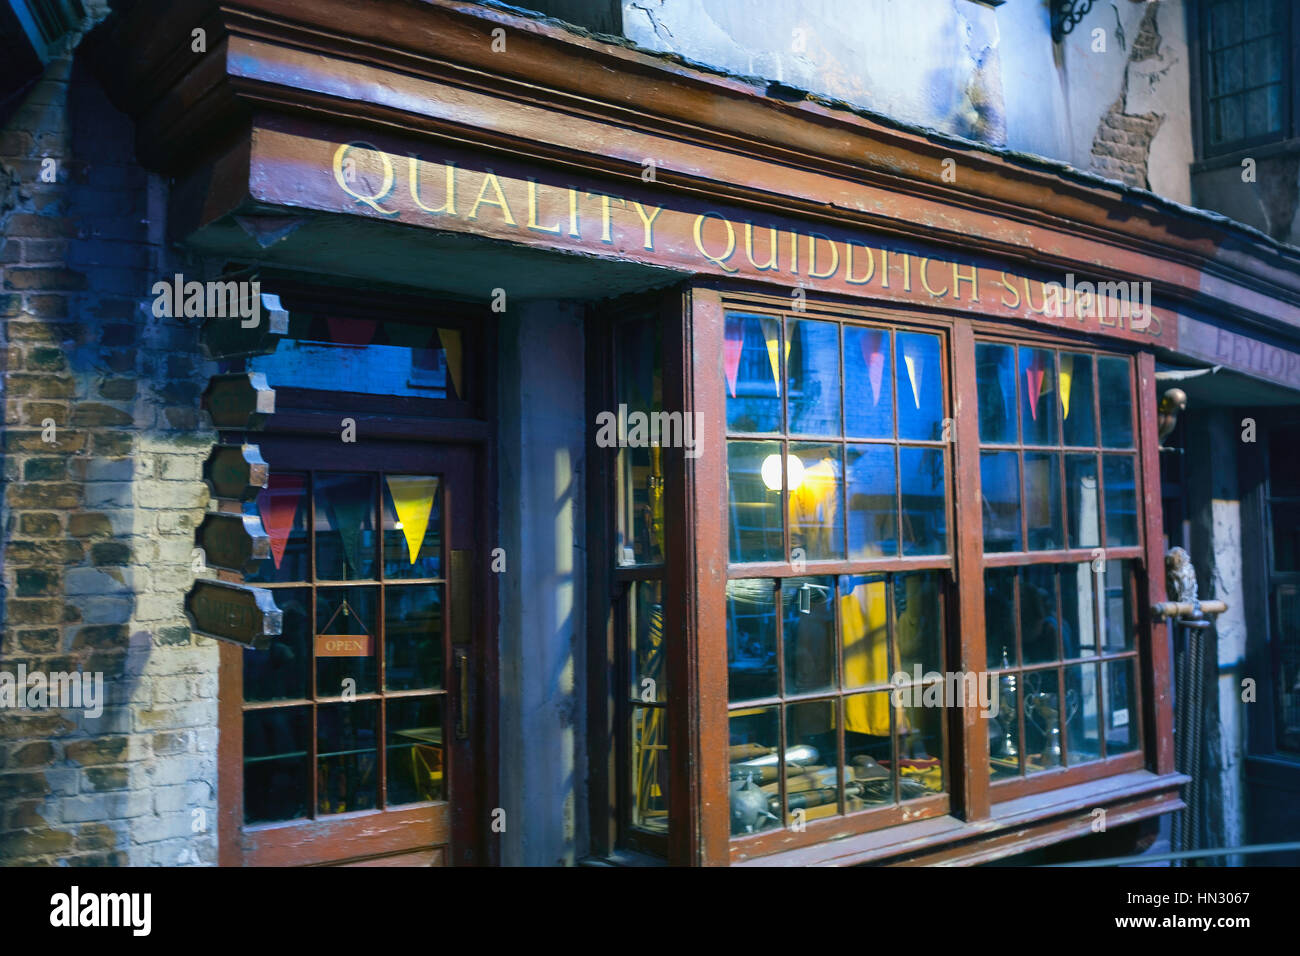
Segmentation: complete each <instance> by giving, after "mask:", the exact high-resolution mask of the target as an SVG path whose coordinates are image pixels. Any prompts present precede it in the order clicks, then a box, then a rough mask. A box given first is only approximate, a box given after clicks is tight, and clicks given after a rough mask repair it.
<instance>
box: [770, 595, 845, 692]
mask: <svg viewBox="0 0 1300 956" xmlns="http://www.w3.org/2000/svg"><path fill="white" fill-rule="evenodd" d="M834 604H835V579H834V578H832V577H816V578H786V579H785V581H784V582H782V587H781V607H782V622H783V626H784V631H785V634H784V645H785V647H784V652H785V693H786V694H787V695H790V694H811V693H820V692H822V691H828V690H830V689H831V688H832V687H834V686H835V685H836V684H837V683H838V679H837V677H836V673H835V669H836V668H835V657H836V655H835V607H834Z"/></svg>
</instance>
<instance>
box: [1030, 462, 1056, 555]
mask: <svg viewBox="0 0 1300 956" xmlns="http://www.w3.org/2000/svg"><path fill="white" fill-rule="evenodd" d="M1025 521H1026V523H1027V525H1028V526H1029V550H1030V551H1054V550H1056V549H1057V548H1063V547H1065V534H1064V533H1063V532H1062V530H1061V456H1060V455H1056V454H1040V453H1038V452H1028V451H1027V452H1025Z"/></svg>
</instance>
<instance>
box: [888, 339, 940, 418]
mask: <svg viewBox="0 0 1300 956" xmlns="http://www.w3.org/2000/svg"><path fill="white" fill-rule="evenodd" d="M894 339H895V341H896V343H897V350H898V356H897V358H896V361H895V363H894V378H895V381H896V383H897V389H896V390H897V393H898V437H899V438H904V439H907V438H910V439H915V440H920V441H939V440H940V439H941V438H942V437H943V363H942V361H941V359H940V348H939V337H938V336H937V335H925V334H922V333H919V332H898V333H897V334H896V335H895V336H894Z"/></svg>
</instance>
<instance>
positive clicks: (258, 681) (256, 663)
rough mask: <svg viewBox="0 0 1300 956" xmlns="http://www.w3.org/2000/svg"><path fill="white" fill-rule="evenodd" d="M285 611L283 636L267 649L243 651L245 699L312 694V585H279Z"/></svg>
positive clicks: (278, 595)
mask: <svg viewBox="0 0 1300 956" xmlns="http://www.w3.org/2000/svg"><path fill="white" fill-rule="evenodd" d="M274 597H275V603H276V606H277V607H279V608H280V611H281V612H282V613H283V615H284V622H283V626H282V629H281V632H280V636H279V637H277V638H276V639H275V640H273V641H271V643H270V646H268V647H267V648H266V650H262V651H257V650H253V649H251V648H249V649H247V650H245V651H244V652H243V658H244V700H247V701H259V700H303V699H304V698H307V697H310V696H311V684H310V680H311V671H310V670H309V668H310V667H311V653H312V652H311V647H312V645H311V637H310V635H311V589H310V588H276V589H275V593H274Z"/></svg>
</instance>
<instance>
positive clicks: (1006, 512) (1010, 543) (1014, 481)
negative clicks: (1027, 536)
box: [980, 451, 1023, 554]
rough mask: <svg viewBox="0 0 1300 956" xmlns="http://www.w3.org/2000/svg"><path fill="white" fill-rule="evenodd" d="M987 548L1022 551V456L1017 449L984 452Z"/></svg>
mask: <svg viewBox="0 0 1300 956" xmlns="http://www.w3.org/2000/svg"><path fill="white" fill-rule="evenodd" d="M980 489H981V494H982V496H983V506H984V507H983V511H984V550H985V551H986V552H988V553H990V554H991V553H994V552H997V551H1020V550H1023V548H1022V546H1021V536H1020V458H1019V456H1018V455H1017V454H1016V453H1015V452H1014V451H996V452H981V453H980Z"/></svg>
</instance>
